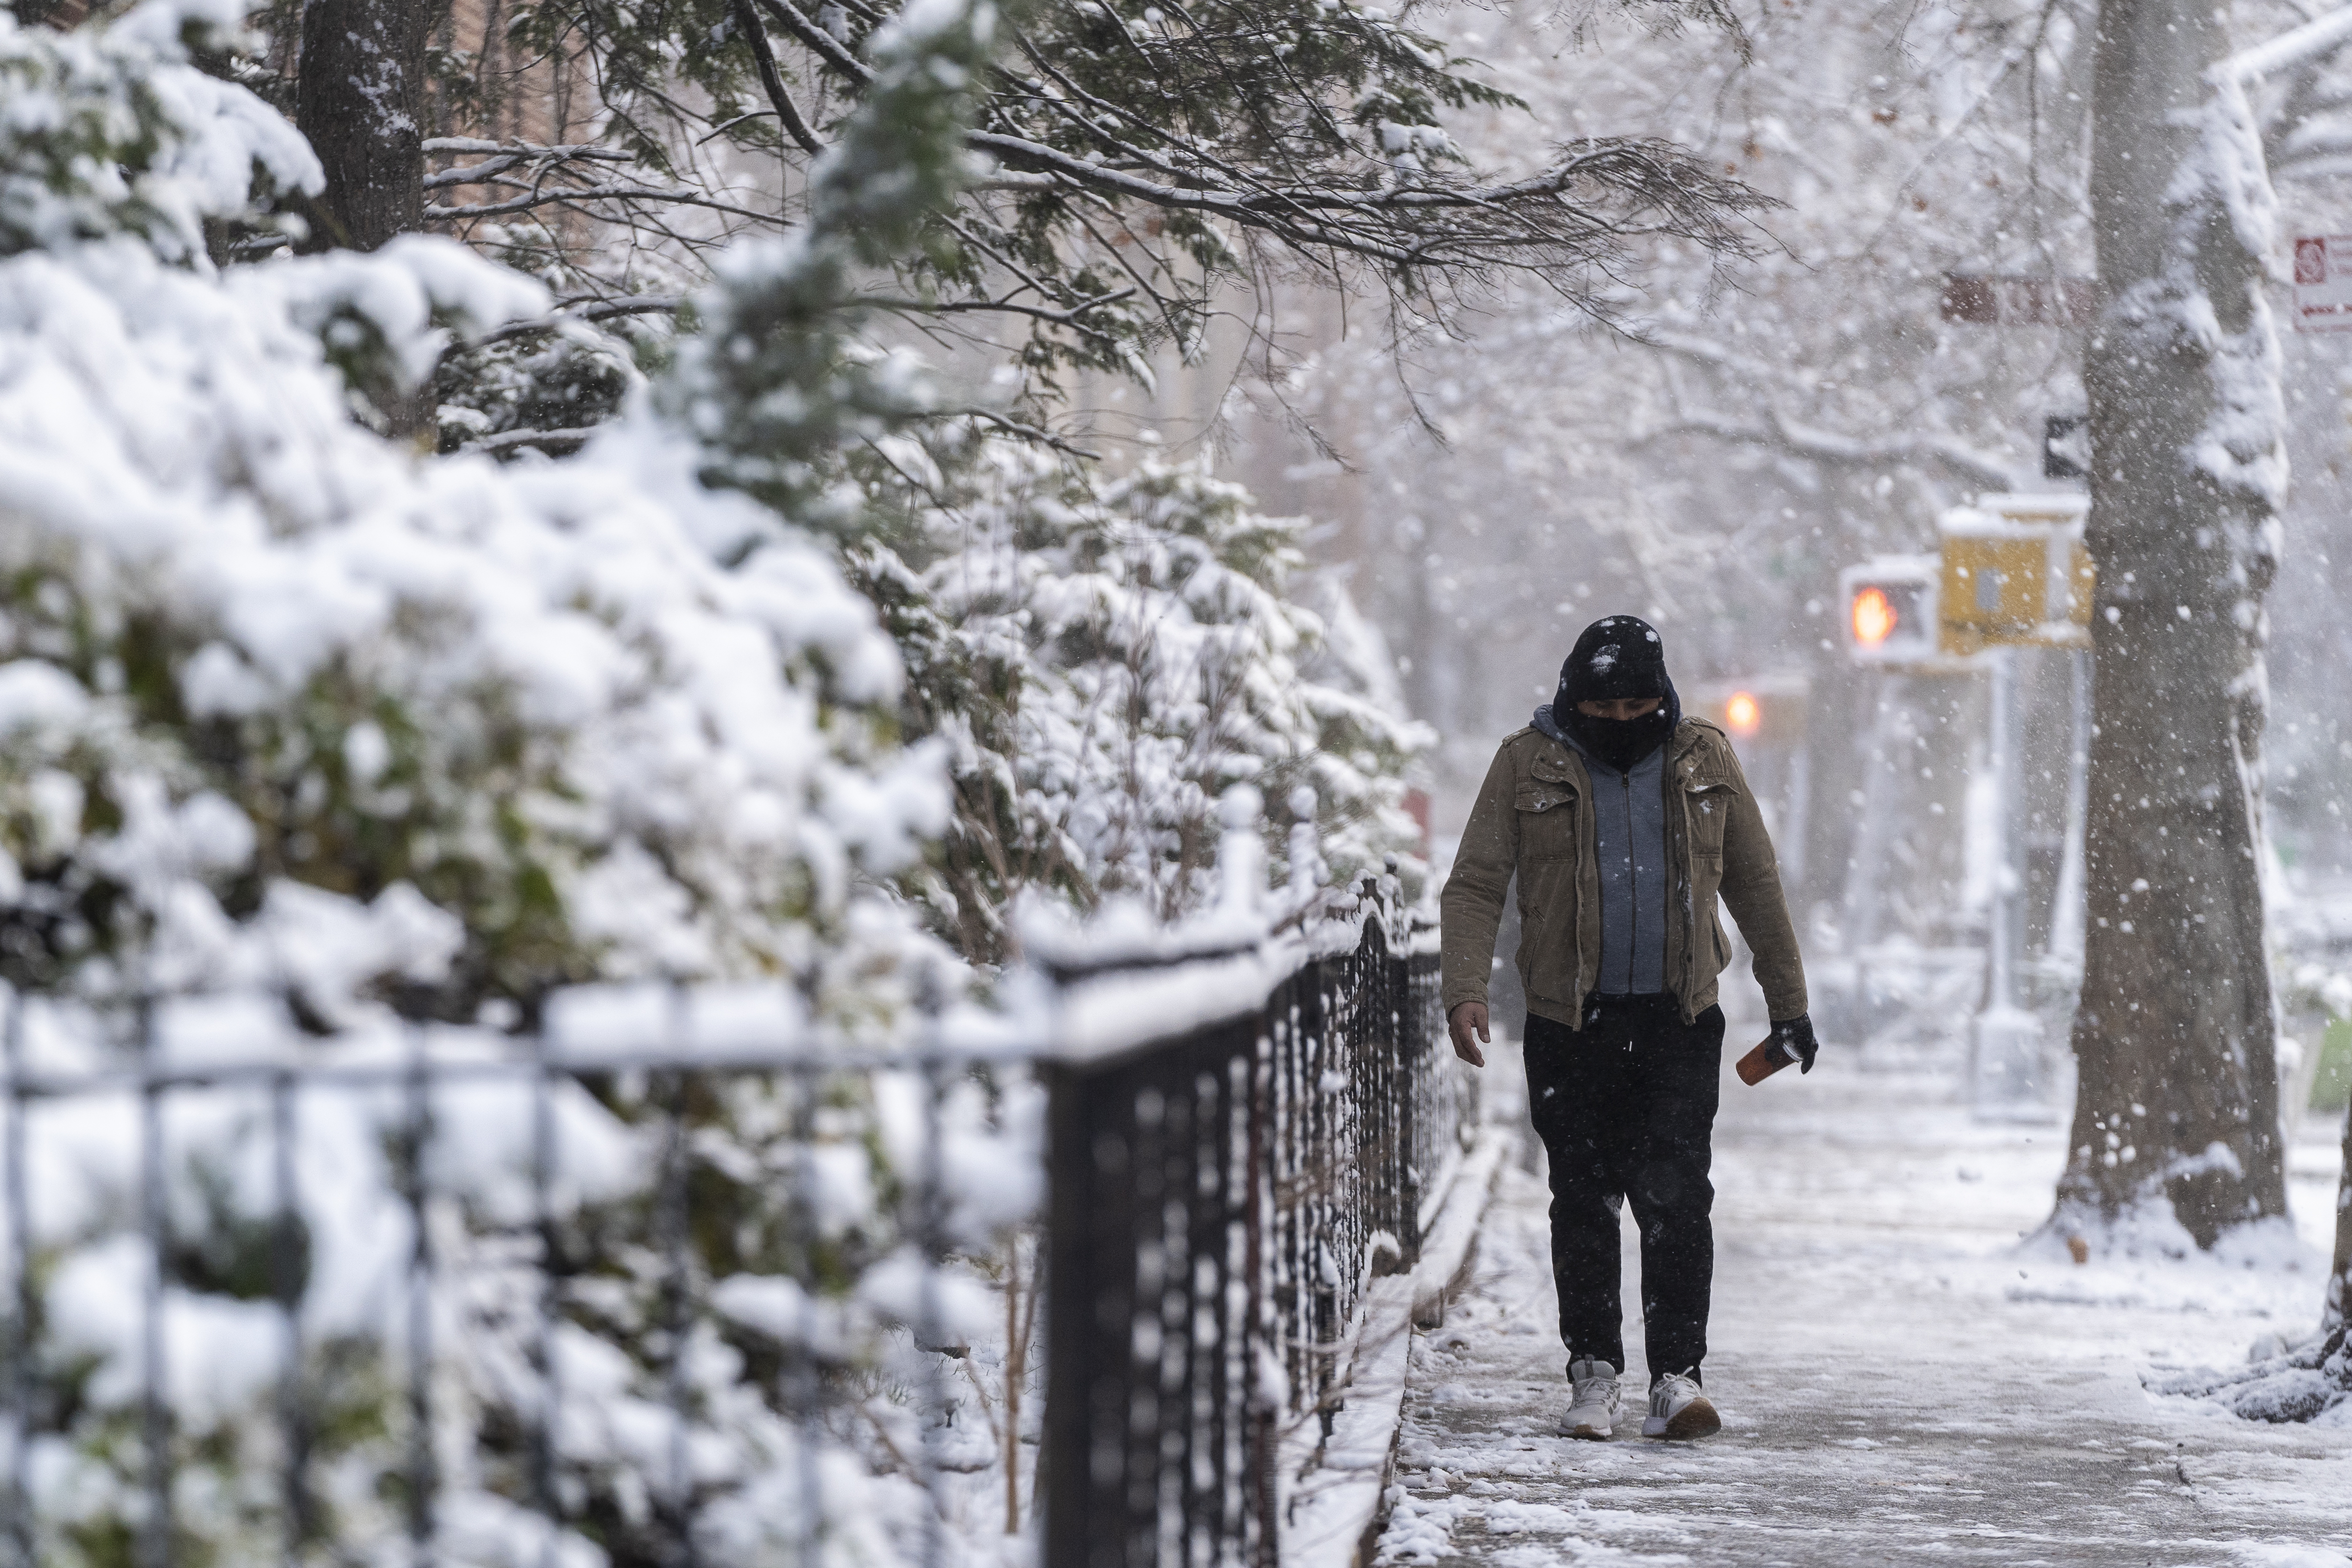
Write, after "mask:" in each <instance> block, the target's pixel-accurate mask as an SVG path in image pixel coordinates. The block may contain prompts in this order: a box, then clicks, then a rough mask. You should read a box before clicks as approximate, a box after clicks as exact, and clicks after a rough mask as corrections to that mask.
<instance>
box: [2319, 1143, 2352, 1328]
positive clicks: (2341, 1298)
mask: <svg viewBox="0 0 2352 1568" xmlns="http://www.w3.org/2000/svg"><path fill="white" fill-rule="evenodd" d="M2347 1315H2352V1105H2347V1106H2346V1107H2345V1108H2344V1173H2343V1174H2342V1175H2341V1176H2339V1177H2338V1178H2337V1179H2336V1262H2335V1264H2334V1266H2333V1267H2331V1268H2329V1269H2328V1270H2327V1297H2326V1302H2325V1304H2324V1305H2323V1306H2322V1308H2321V1310H2320V1315H2319V1331H2320V1332H2321V1333H2323V1334H2332V1333H2334V1332H2336V1331H2338V1330H2340V1329H2342V1328H2343V1327H2344V1320H2345V1318H2346V1317H2347Z"/></svg>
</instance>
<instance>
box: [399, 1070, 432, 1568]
mask: <svg viewBox="0 0 2352 1568" xmlns="http://www.w3.org/2000/svg"><path fill="white" fill-rule="evenodd" d="M408 1041H409V1077H408V1125H407V1128H406V1130H405V1131H404V1135H403V1136H404V1140H405V1142H406V1143H407V1148H406V1149H405V1150H404V1155H405V1158H404V1161H403V1164H404V1167H405V1169H404V1170H403V1171H402V1173H401V1184H402V1185H403V1186H404V1188H405V1189H406V1191H405V1192H404V1194H403V1196H404V1197H405V1198H406V1200H407V1205H408V1219H409V1224H410V1225H412V1226H415V1236H414V1237H413V1238H412V1244H411V1252H410V1258H409V1276H408V1540H409V1560H410V1561H411V1562H412V1563H415V1564H417V1568H426V1565H427V1564H429V1563H431V1562H432V1561H433V1534H434V1520H433V1493H434V1489H435V1484H436V1477H435V1474H434V1469H435V1460H434V1452H433V1267H434V1265H433V1232H432V1226H431V1225H430V1223H429V1222H428V1220H427V1217H426V1214H425V1197H426V1194H425V1160H426V1156H427V1152H428V1151H429V1149H430V1147H431V1144H432V1141H433V1102H432V1092H431V1091H432V1079H431V1077H430V1067H429V1063H428V1059H427V1058H426V1055H425V1029H424V1026H422V1025H418V1024H412V1025H410V1026H409V1035H408Z"/></svg>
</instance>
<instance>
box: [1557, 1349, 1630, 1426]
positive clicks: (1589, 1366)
mask: <svg viewBox="0 0 2352 1568" xmlns="http://www.w3.org/2000/svg"><path fill="white" fill-rule="evenodd" d="M1568 1378H1569V1383H1570V1386H1571V1387H1573V1388H1574V1389H1575V1391H1576V1393H1575V1396H1574V1397H1573V1398H1572V1399H1570V1401H1569V1405H1568V1414H1567V1415H1563V1416H1561V1417H1560V1418H1559V1430H1560V1434H1561V1435H1562V1436H1569V1437H1589V1438H1591V1439H1593V1440H1594V1441H1596V1442H1601V1441H1606V1440H1607V1438H1608V1436H1609V1434H1610V1432H1611V1431H1612V1429H1613V1428H1614V1427H1615V1426H1616V1424H1617V1413H1618V1403H1617V1402H1618V1393H1617V1369H1616V1368H1615V1367H1613V1366H1611V1365H1610V1364H1609V1363H1607V1362H1605V1361H1579V1362H1570V1363H1569V1367H1568Z"/></svg>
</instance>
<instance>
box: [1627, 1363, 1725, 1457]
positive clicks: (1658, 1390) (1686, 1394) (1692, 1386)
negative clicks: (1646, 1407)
mask: <svg viewBox="0 0 2352 1568" xmlns="http://www.w3.org/2000/svg"><path fill="white" fill-rule="evenodd" d="M1722 1430H1723V1417H1722V1416H1720V1415H1717V1414H1716V1413H1715V1406H1714V1405H1712V1404H1710V1403H1708V1401H1707V1397H1706V1393H1705V1391H1703V1390H1702V1389H1701V1388H1700V1387H1699V1385H1698V1384H1696V1383H1695V1382H1693V1381H1692V1380H1691V1379H1689V1378H1687V1377H1685V1376H1684V1375H1683V1374H1682V1373H1678V1372H1670V1373H1666V1375H1665V1376H1664V1377H1662V1378H1660V1379H1658V1381H1657V1382H1655V1383H1654V1384H1651V1385H1650V1414H1649V1416H1648V1418H1647V1419H1645V1420H1644V1421H1643V1423H1642V1436H1644V1437H1666V1438H1671V1439H1673V1440H1674V1441H1676V1442H1684V1441H1687V1440H1688V1439H1690V1438H1693V1437H1710V1436H1714V1435H1715V1434H1716V1433H1717V1432H1720V1431H1722Z"/></svg>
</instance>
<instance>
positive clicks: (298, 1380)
mask: <svg viewBox="0 0 2352 1568" xmlns="http://www.w3.org/2000/svg"><path fill="white" fill-rule="evenodd" d="M295 1125H296V1124H295V1117H294V1075H293V1074H292V1073H290V1072H281V1073H279V1074H278V1075H277V1076H276V1077H275V1078H273V1079H270V1082H269V1137H270V1152H271V1166H272V1178H271V1179H272V1181H273V1183H274V1184H275V1185H276V1188H277V1191H276V1193H275V1194H274V1195H275V1198H276V1208H277V1211H278V1212H277V1217H276V1220H275V1222H274V1224H273V1226H272V1229H271V1237H270V1272H271V1274H272V1275H273V1276H274V1278H273V1280H272V1283H273V1285H274V1286H275V1288H276V1291H277V1295H278V1314H279V1317H278V1332H279V1334H280V1335H281V1337H282V1348H281V1350H280V1352H279V1353H280V1354H281V1355H282V1356H283V1357H284V1358H285V1364H284V1368H283V1370H282V1371H281V1372H280V1373H279V1376H278V1430H279V1432H280V1434H281V1435H282V1436H283V1438H284V1441H285V1444H286V1461H285V1469H286V1473H285V1476H284V1478H283V1480H282V1485H283V1488H284V1490H285V1494H286V1495H285V1500H284V1507H285V1510H286V1520H285V1535H284V1543H283V1549H284V1554H285V1560H286V1563H287V1564H288V1568H293V1564H295V1563H299V1561H300V1560H301V1556H302V1548H303V1546H304V1545H305V1544H306V1543H307V1542H309V1540H310V1529H311V1519H310V1479H309V1468H310V1406H309V1403H308V1401H307V1400H306V1399H305V1398H304V1397H303V1381H302V1371H303V1369H302V1354H303V1352H302V1290H303V1286H304V1283H305V1279H304V1276H305V1274H306V1272H307V1268H306V1260H305V1258H304V1245H303V1243H304V1237H303V1234H302V1222H301V1217H300V1213H299V1208H298V1206H297V1205H298V1200H297V1198H296V1196H295V1193H296V1191H297V1190H298V1189H297V1179H298V1178H297V1173H296V1165H295V1147H294V1138H295Z"/></svg>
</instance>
